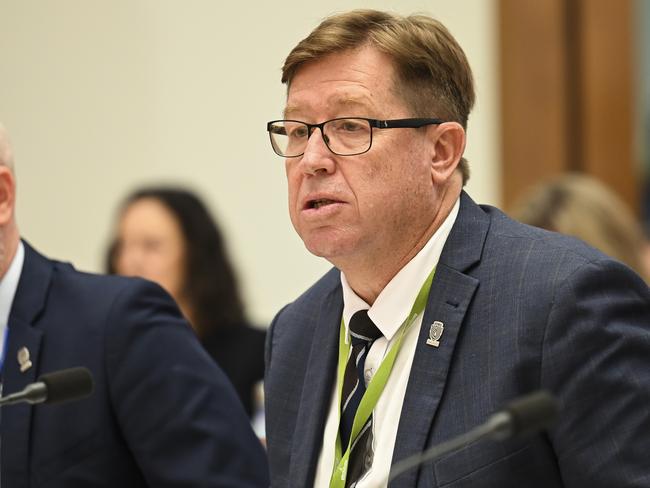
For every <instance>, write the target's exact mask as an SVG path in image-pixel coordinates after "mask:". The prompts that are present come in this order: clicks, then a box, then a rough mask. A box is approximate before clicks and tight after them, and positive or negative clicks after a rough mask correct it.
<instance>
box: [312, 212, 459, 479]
mask: <svg viewBox="0 0 650 488" xmlns="http://www.w3.org/2000/svg"><path fill="white" fill-rule="evenodd" d="M459 207H460V199H459V200H457V201H456V203H455V204H454V207H453V209H452V211H451V212H450V213H449V215H448V216H447V218H446V219H445V220H444V222H443V223H442V225H441V226H440V227H439V228H438V230H437V231H436V232H435V233H434V234H433V236H431V239H429V241H428V242H427V243H426V245H425V246H424V247H423V248H422V249H421V250H420V252H419V253H418V254H417V255H416V256H415V257H414V258H413V259H411V261H409V262H408V264H406V266H404V267H403V268H402V269H401V270H400V271H399V272H398V273H397V274H396V275H395V276H394V277H393V279H392V280H391V281H390V282H389V283H388V284H387V285H386V287H385V288H384V289H383V290H382V291H381V293H380V294H379V296H378V297H377V299H376V300H375V303H374V304H373V305H372V307H370V306H369V305H368V304H367V303H366V302H365V301H364V300H363V299H362V298H360V297H359V296H358V295H357V294H356V293H354V291H353V290H352V288H350V285H349V284H348V282H347V280H346V278H345V275H344V274H343V273H341V285H342V287H343V319H344V322H345V327H346V336H347V334H348V330H347V324H348V323H349V322H350V318H351V317H352V315H354V313H355V312H357V311H359V310H362V309H369V310H368V316H369V317H370V318H371V319H372V321H373V322H374V323H375V325H376V326H377V328H379V330H380V331H381V332H382V334H383V337H380V338H379V339H377V340H376V341H375V342H374V343H373V345H372V348H371V349H370V351H369V353H368V356H367V357H366V362H365V380H366V385H367V384H368V382H369V381H370V380H371V379H372V377H373V375H374V374H375V372H376V371H377V369H378V368H379V366H380V365H381V362H382V360H383V358H384V357H385V356H386V353H387V352H388V351H389V350H390V348H391V347H392V346H393V344H394V343H395V342H396V336H397V337H398V335H397V332H398V331H399V327H400V325H401V324H402V323H403V322H404V321H405V320H406V318H407V316H408V314H409V312H410V311H411V307H412V306H413V303H414V302H415V298H416V297H417V295H418V293H419V291H420V288H421V287H422V284H423V283H424V281H425V280H426V278H427V276H429V273H430V272H431V270H432V269H433V267H434V266H436V265H437V264H438V261H439V259H440V254H441V253H442V248H443V247H444V245H445V242H446V241H447V237H448V236H449V232H450V231H451V228H452V227H453V225H454V222H455V221H456V216H457V215H458V209H459ZM433 279H434V281H435V276H434V278H433ZM423 315H424V313H421V314H420V315H419V316H418V317H417V318H416V320H415V322H414V323H413V325H412V326H411V328H410V329H409V331H408V332H407V334H406V335H405V336H404V340H403V343H402V348H401V350H400V351H399V354H398V355H397V358H396V360H395V364H394V365H393V370H392V372H391V374H390V376H389V378H388V382H387V383H386V386H385V388H384V392H383V393H382V395H381V396H380V397H379V400H378V402H377V405H376V406H375V409H374V410H373V417H372V419H373V420H372V431H373V449H374V458H373V462H372V466H371V468H370V469H369V470H368V472H367V473H366V474H365V475H364V476H363V477H362V478H361V480H359V482H358V483H357V485H356V487H357V488H364V487H365V488H370V487H377V486H380V483H382V481H383V480H385V479H386V478H387V477H388V473H389V471H390V466H391V462H392V457H393V448H394V446H395V439H396V438H397V426H398V424H399V419H400V415H401V412H402V404H403V403H404V395H405V393H406V386H407V384H408V379H409V375H410V373H411V365H412V363H413V357H414V356H415V348H416V345H417V338H418V335H419V331H420V326H421V325H422V317H423ZM337 381H338V378H337ZM335 390H336V388H335ZM339 405H340V398H339V393H338V391H333V392H332V398H331V400H330V408H329V413H328V415H327V421H326V423H325V432H324V435H323V444H322V447H321V452H320V456H319V459H318V466H317V469H316V478H315V483H314V486H315V487H317V488H326V487H328V486H329V482H330V478H331V475H332V470H333V468H334V447H335V443H336V436H337V433H338V426H339ZM384 484H385V483H384Z"/></svg>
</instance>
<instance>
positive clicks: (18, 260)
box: [0, 241, 25, 359]
mask: <svg viewBox="0 0 650 488" xmlns="http://www.w3.org/2000/svg"><path fill="white" fill-rule="evenodd" d="M24 260H25V247H24V246H23V243H22V241H20V242H19V243H18V249H17V250H16V255H15V256H14V259H13V260H12V261H11V264H10V265H9V269H7V272H6V273H5V275H4V276H3V277H2V279H0V354H4V347H5V338H6V337H7V322H8V321H9V313H10V312H11V305H12V303H13V302H14V295H15V294H16V288H18V280H19V279H20V274H21V273H22V270H23V262H24ZM3 359H4V358H3Z"/></svg>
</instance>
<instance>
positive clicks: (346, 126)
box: [338, 120, 365, 132]
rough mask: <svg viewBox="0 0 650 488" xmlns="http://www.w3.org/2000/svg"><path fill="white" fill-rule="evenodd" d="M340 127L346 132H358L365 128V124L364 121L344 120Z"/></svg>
mask: <svg viewBox="0 0 650 488" xmlns="http://www.w3.org/2000/svg"><path fill="white" fill-rule="evenodd" d="M338 129H339V130H341V131H344V132H357V131H360V130H365V126H364V124H363V123H361V122H358V121H356V120H344V121H342V122H341V124H339V127H338Z"/></svg>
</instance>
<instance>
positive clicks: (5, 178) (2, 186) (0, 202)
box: [0, 165, 16, 226]
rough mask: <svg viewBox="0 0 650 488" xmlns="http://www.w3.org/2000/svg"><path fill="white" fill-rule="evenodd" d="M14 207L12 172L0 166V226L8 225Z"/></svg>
mask: <svg viewBox="0 0 650 488" xmlns="http://www.w3.org/2000/svg"><path fill="white" fill-rule="evenodd" d="M15 205H16V180H15V179H14V175H13V173H12V171H11V170H10V169H9V168H8V167H7V166H4V165H0V226H4V225H6V224H7V223H9V222H10V221H11V220H12V219H13V216H14V207H15Z"/></svg>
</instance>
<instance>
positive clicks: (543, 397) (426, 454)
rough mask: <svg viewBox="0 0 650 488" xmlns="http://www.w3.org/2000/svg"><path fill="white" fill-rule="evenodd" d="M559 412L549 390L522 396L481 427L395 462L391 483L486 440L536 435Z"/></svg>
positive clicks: (390, 478)
mask: <svg viewBox="0 0 650 488" xmlns="http://www.w3.org/2000/svg"><path fill="white" fill-rule="evenodd" d="M557 412H558V406H557V401H556V400H555V398H554V397H553V395H551V394H550V393H549V392H547V391H543V390H541V391H537V392H534V393H531V394H529V395H525V396H523V397H519V398H517V399H515V400H513V401H512V402H510V403H509V404H508V405H506V406H505V408H503V409H502V410H499V411H498V412H496V413H494V414H492V415H491V416H490V417H489V418H488V419H487V421H486V422H485V423H483V424H481V425H479V426H478V427H474V428H473V429H472V430H470V431H468V432H466V433H464V434H461V435H459V436H456V437H453V438H452V439H450V440H448V441H446V442H443V443H442V444H438V445H436V446H432V447H431V448H429V449H427V450H426V451H423V452H421V453H418V454H415V455H413V456H409V457H407V458H406V459H402V460H401V461H399V462H397V463H395V464H394V465H393V467H392V468H391V470H390V474H389V476H388V480H387V482H389V481H392V480H394V479H395V478H397V477H398V476H399V475H401V474H403V473H404V472H406V471H408V470H410V469H412V468H415V467H416V466H419V465H420V464H423V463H426V462H427V461H431V460H433V459H436V458H439V457H440V456H442V455H444V454H447V453H449V452H452V451H455V450H457V449H460V448H461V447H465V446H468V445H469V444H473V443H475V442H477V441H479V440H482V439H485V438H488V439H492V440H497V441H502V440H506V439H511V438H515V437H525V436H528V435H531V434H534V433H535V432H538V431H540V430H542V429H545V428H546V427H548V426H549V425H551V424H552V423H553V422H554V421H555V418H556V417H557Z"/></svg>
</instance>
